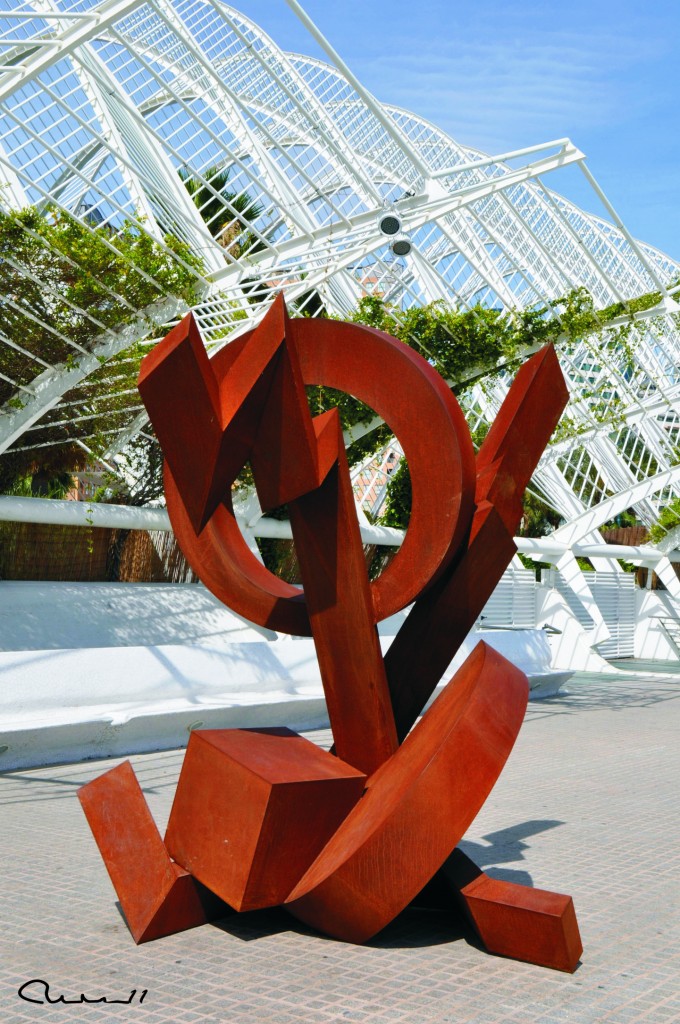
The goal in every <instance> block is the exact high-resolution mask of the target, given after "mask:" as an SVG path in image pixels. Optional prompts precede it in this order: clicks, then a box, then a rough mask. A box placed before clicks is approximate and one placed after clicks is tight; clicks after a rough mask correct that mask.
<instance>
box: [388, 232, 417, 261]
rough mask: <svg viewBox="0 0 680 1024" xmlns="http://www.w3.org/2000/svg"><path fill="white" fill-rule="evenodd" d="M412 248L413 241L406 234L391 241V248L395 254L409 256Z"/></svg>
mask: <svg viewBox="0 0 680 1024" xmlns="http://www.w3.org/2000/svg"><path fill="white" fill-rule="evenodd" d="M412 248H413V243H412V242H411V239H410V238H408V237H407V236H406V235H399V236H398V237H397V238H395V239H394V240H393V241H392V242H390V249H391V250H392V252H393V253H394V255H395V256H408V254H409V253H410V251H411V249H412Z"/></svg>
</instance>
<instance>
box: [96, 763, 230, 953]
mask: <svg viewBox="0 0 680 1024" xmlns="http://www.w3.org/2000/svg"><path fill="white" fill-rule="evenodd" d="M78 798H79V800H80V803H81V804H82V807H83V810H84V811H85V815H86V817H87V820H88V823H89V825H90V828H91V829H92V833H93V835H94V837H95V839H96V841H97V845H98V846H99V850H100V853H101V855H102V857H103V858H104V863H105V864H106V867H107V870H108V872H109V875H110V877H111V881H112V882H113V886H114V888H115V890H116V892H117V894H118V898H119V900H120V905H121V909H122V911H123V913H124V914H125V918H126V920H127V923H128V927H129V929H130V931H131V932H132V937H133V938H134V940H135V942H148V941H149V939H158V938H160V937H161V936H162V935H171V934H172V933H173V932H180V931H184V930H185V929H186V928H194V927H195V926H196V925H199V924H205V922H206V921H210V920H212V919H213V918H216V917H222V916H223V915H224V914H225V913H226V912H228V909H229V908H228V907H225V905H224V903H222V901H221V900H220V899H218V898H217V897H216V896H215V895H214V894H213V893H212V892H210V891H209V890H207V889H205V888H204V887H203V886H202V885H201V884H200V883H199V882H197V881H196V880H195V879H194V878H192V877H191V875H190V874H188V872H186V871H185V870H184V869H183V868H181V867H179V865H178V864H175V863H173V861H172V860H171V859H170V857H169V855H168V852H167V850H166V848H165V846H164V845H163V840H162V839H161V837H160V833H159V831H158V829H157V828H156V824H155V822H154V820H153V818H152V817H151V814H150V813H149V808H148V807H147V804H146V800H145V799H144V794H143V793H142V791H141V789H140V786H139V783H138V782H137V779H136V777H135V773H134V771H133V770H132V765H131V764H130V762H129V761H125V762H124V763H123V764H121V765H118V767H117V768H112V769H111V771H108V772H106V774H105V775H100V776H99V778H98V779H94V780H93V781H92V782H88V784H87V785H86V786H81V788H80V789H79V790H78Z"/></svg>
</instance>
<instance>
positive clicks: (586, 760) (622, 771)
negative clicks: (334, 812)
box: [0, 664, 680, 1024]
mask: <svg viewBox="0 0 680 1024" xmlns="http://www.w3.org/2000/svg"><path fill="white" fill-rule="evenodd" d="M640 668H641V669H643V671H640V672H637V673H632V672H626V673H625V674H622V675H619V676H609V677H607V676H593V675H585V674H581V675H579V676H577V677H575V678H574V679H573V680H572V681H571V682H570V684H569V686H568V690H569V692H568V693H567V694H566V695H563V696H560V697H558V698H555V699H552V700H548V701H544V702H542V703H536V704H531V705H530V707H529V710H528V713H527V718H526V722H525V724H524V726H523V729H522V732H521V734H520V737H519V740H518V742H517V745H516V747H515V749H514V751H513V753H512V755H511V757H510V761H509V762H508V765H507V766H506V769H505V771H504V772H503V775H502V776H501V779H500V780H499V782H498V784H497V785H496V788H495V789H494V791H493V793H492V794H491V797H490V798H489V800H488V802H487V803H486V805H485V807H484V809H483V810H482V812H481V814H480V815H479V817H478V819H477V820H476V822H475V823H474V825H473V827H472V828H471V830H470V832H469V834H468V836H467V837H466V841H465V844H464V848H465V850H466V852H468V853H469V854H470V855H471V856H472V857H473V858H474V859H475V860H476V861H477V862H478V863H479V864H480V865H481V866H482V867H484V868H485V869H486V870H487V871H488V872H489V874H492V875H496V876H498V877H500V878H506V879H510V880H512V881H517V882H524V883H527V884H532V885H536V886H539V887H543V888H548V889H554V890H556V891H560V892H566V893H570V894H571V895H572V896H573V897H574V902H575V905H576V912H577V915H578V919H579V923H580V927H581V933H582V938H583V944H584V953H583V957H582V962H581V965H580V966H579V968H578V969H577V971H576V973H575V974H574V975H565V974H560V973H557V972H555V971H549V970H544V969H541V968H538V967H533V966H530V965H527V964H521V963H516V962H513V961H511V960H504V959H500V958H498V957H492V956H488V955H487V954H485V953H484V952H483V951H482V950H481V949H479V948H478V946H477V945H476V944H475V941H474V940H473V937H472V936H471V934H470V933H469V932H468V931H467V930H466V928H465V927H464V926H462V925H461V923H460V922H459V921H457V920H453V919H451V918H448V917H446V916H445V915H443V914H435V913H431V912H426V911H406V912H405V913H404V914H402V915H401V917H400V918H399V919H398V920H397V921H396V922H395V923H394V924H393V925H391V926H390V927H389V928H387V929H386V930H385V931H384V932H382V933H381V934H380V935H379V936H378V937H377V938H376V939H374V940H373V941H372V942H370V943H369V944H368V945H367V946H364V947H352V946H349V945H345V944H343V943H339V942H335V941H331V940H329V939H326V938H323V937H321V936H319V935H316V934H313V933H312V932H310V931H309V930H308V929H306V928H305V927H303V926H302V925H300V924H298V923H297V922H296V921H294V920H293V919H292V918H290V917H289V916H287V915H286V914H285V913H284V912H283V911H281V910H274V911H260V912H256V913H250V914H244V915H240V916H237V915H234V916H231V917H228V918H225V919H224V920H222V921H221V922H218V923H216V924H211V925H205V926H204V927H202V928H196V929H193V930H192V931H188V932H184V933H182V934H179V935H173V936H169V937H168V938H165V939H160V940H158V941H156V942H151V943H148V944H146V945H142V946H135V945H134V943H133V941H132V939H131V938H130V935H129V933H128V930H127V927H126V925H125V923H124V921H123V919H122V918H121V916H120V913H119V911H118V909H117V907H116V897H115V893H114V891H113V888H112V886H111V884H110V882H109V879H108V875H107V874H106V871H105V869H104V866H103V863H102V861H101V858H100V856H99V853H98V851H97V848H96V846H95V843H94V840H93V839H92V838H91V835H90V833H89V829H88V827H87V824H86V822H85V818H84V816H83V814H82V811H81V809H80V805H79V803H78V800H77V799H76V790H77V788H78V786H80V785H82V784H83V783H84V782H87V781H88V780H89V779H91V778H93V777H95V776H97V775H99V774H101V773H102V772H103V771H104V770H106V768H108V767H111V766H112V765H113V764H115V763H118V762H117V761H106V762H89V763H86V764H80V765H69V766H62V767H58V768H44V769H40V770H34V771H23V772H13V773H7V774H5V775H0V804H1V808H2V818H1V822H2V843H1V844H0V898H1V901H2V903H1V906H2V931H1V936H2V937H1V938H0V952H1V957H0V1022H2V1024H20V1022H21V1024H23V1022H27V1021H31V1022H33V1021H36V1022H41V1024H42V1022H50V1024H52V1022H62V1021H63V1022H67V1021H68V1022H71V1021H79V1022H81V1021H82V1022H90V1021H93V1022H94V1021H98V1022H99V1021H101V1022H107V1024H112V1022H116V1024H117V1022H119V1021H126V1022H127V1021H134V1022H136V1024H137V1022H138V1024H175V1022H177V1024H192V1022H194V1021H196V1022H202V1021H209V1022H215V1024H296V1022H309V1024H346V1022H351V1021H356V1022H358V1024H397V1022H408V1024H420V1022H423V1024H426V1022H430V1021H432V1022H434V1021H437V1022H440V1021H441V1022H444V1021H447V1022H452V1024H464V1022H476V1024H495V1022H517V1024H531V1022H534V1021H541V1022H545V1024H558V1022H563V1021H577V1022H581V1024H591V1022H596V1021H597V1022H600V1021H607V1022H612V1024H629V1022H630V1024H633V1022H638V1021H642V1022H648V1024H670V1022H672V1021H680V991H679V990H680V941H679V940H680V935H679V932H680V928H679V924H680V905H679V904H680V900H679V894H680V843H679V841H678V840H679V838H680V835H679V831H680V830H679V828H678V789H679V785H678V784H679V781H680V772H679V770H678V769H679V767H680V744H679V742H678V740H679V728H678V727H679V726H680V700H679V698H680V674H674V673H673V672H671V671H668V672H667V673H665V674H663V673H662V672H656V670H655V674H653V673H652V672H651V671H650V670H651V669H652V668H653V666H651V665H649V664H646V665H645V666H640ZM310 736H311V738H313V739H316V740H317V741H319V742H321V743H326V744H327V743H328V742H329V735H328V733H312V734H310ZM182 757H183V752H181V751H177V752H169V753H159V754H147V755H143V756H135V757H133V758H132V759H131V760H132V761H133V764H134V766H135V769H136V771H137V773H138V777H139V779H140V782H141V784H142V787H143V789H144V792H145V794H146V796H147V799H148V801H149V804H150V806H151V809H152V811H153V813H154V816H155V818H156V820H157V822H158V824H159V825H160V827H161V829H163V828H164V826H165V821H166V819H167V816H168V813H169V810H170V803H171V800H172V795H173V792H174V788H175V783H176V780H177V776H178V772H179V768H180V764H181V761H182ZM30 979H43V980H44V981H46V982H47V983H48V984H49V991H50V996H51V998H56V997H58V996H59V995H64V997H65V998H67V999H77V998H78V997H79V995H80V993H81V992H82V993H85V995H87V996H88V998H95V997H100V996H106V997H108V998H109V999H127V998H128V997H129V996H130V993H131V990H132V989H136V990H137V993H138V994H137V996H136V997H135V999H134V1000H133V1001H132V1002H131V1003H130V1004H129V1005H123V1004H109V1005H106V1004H99V1005H94V1004H93V1005H83V1004H74V1005H66V1004H63V1003H60V1004H53V1005H38V1004H35V1003H29V1002H26V1001H23V1000H22V999H20V998H19V996H18V989H19V987H20V986H21V985H22V984H23V983H24V982H26V981H29V980H30ZM145 989H146V990H147V994H146V996H145V997H144V999H143V1002H141V1003H140V1002H139V995H140V994H141V993H142V992H143V990H145ZM31 992H32V994H33V998H40V997H41V992H42V993H43V994H44V987H43V988H42V989H41V988H40V986H38V987H37V988H36V987H35V986H34V987H33V989H29V990H27V994H30V993H31Z"/></svg>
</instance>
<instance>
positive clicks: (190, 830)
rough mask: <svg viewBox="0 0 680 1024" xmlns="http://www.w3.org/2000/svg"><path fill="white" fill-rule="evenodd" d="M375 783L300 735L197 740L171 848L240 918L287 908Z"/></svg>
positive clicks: (203, 736) (210, 733)
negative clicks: (289, 897) (367, 785)
mask: <svg viewBox="0 0 680 1024" xmlns="http://www.w3.org/2000/svg"><path fill="white" fill-rule="evenodd" d="M365 783H366V776H365V775H364V774H363V773H362V772H359V771H357V770H356V769H355V768H352V767H350V765H348V764H345V763H344V762H343V761H341V760H340V759H339V758H337V757H333V756H332V755H331V754H326V753H325V752H324V751H322V750H319V748H318V747H317V746H315V744H313V743H310V741H309V740H306V739H303V738H302V737H301V736H297V735H296V734H295V733H294V732H291V731H290V729H266V730H264V729H258V730H246V729H205V730H199V731H196V732H193V733H192V734H191V738H190V740H189V745H188V747H187V753H186V758H185V761H184V765H183V768H182V774H181V776H180V781H179V785H178V787H177V793H176V795H175V800H174V802H173V805H172V811H171V813H170V821H169V823H168V829H167V832H166V834H165V845H166V847H167V849H168V852H169V853H170V856H171V857H173V858H174V860H176V861H178V862H179V863H180V864H182V865H183V866H184V867H185V868H186V869H187V870H188V871H190V872H191V874H192V875H193V876H194V878H197V879H198V880H199V881H200V882H202V883H203V884H204V885H205V886H207V887H208V888H209V889H210V890H211V891H212V892H214V893H216V894H217V895H218V896H220V897H221V898H222V899H223V900H225V902H227V903H228V904H229V905H230V906H232V907H233V908H234V909H235V910H258V909H260V908H262V907H273V906H276V905H277V904H279V903H283V901H284V900H285V898H286V896H287V895H288V893H289V892H290V891H291V889H292V887H293V886H294V885H295V883H296V882H297V880H298V879H299V878H300V876H301V875H302V874H304V872H305V871H306V870H307V868H308V867H309V865H310V864H311V863H312V862H313V860H314V859H315V858H316V856H317V854H319V853H320V852H321V849H322V847H323V846H324V845H325V843H326V842H327V840H328V839H330V838H331V836H332V835H333V833H334V832H335V830H336V829H337V827H338V825H340V824H341V823H342V821H343V819H344V818H345V817H346V815H347V814H348V812H349V811H350V810H351V809H352V807H354V805H355V804H356V803H357V801H358V800H359V799H360V797H361V794H362V793H363V791H364V786H365Z"/></svg>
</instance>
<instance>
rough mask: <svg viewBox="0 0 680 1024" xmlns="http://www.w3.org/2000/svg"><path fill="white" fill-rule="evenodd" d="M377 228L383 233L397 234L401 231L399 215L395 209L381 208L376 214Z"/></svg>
mask: <svg viewBox="0 0 680 1024" xmlns="http://www.w3.org/2000/svg"><path fill="white" fill-rule="evenodd" d="M378 228H379V229H380V231H381V232H382V234H383V235H398V234H399V232H400V231H401V217H400V216H399V214H398V213H397V211H396V210H382V211H381V212H380V213H379V214H378Z"/></svg>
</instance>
